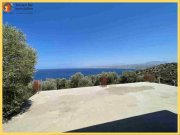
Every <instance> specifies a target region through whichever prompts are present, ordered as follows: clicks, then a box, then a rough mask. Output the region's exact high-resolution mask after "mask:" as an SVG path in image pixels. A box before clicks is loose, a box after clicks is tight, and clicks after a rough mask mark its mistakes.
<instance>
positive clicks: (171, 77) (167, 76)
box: [136, 63, 177, 86]
mask: <svg viewBox="0 0 180 135" xmlns="http://www.w3.org/2000/svg"><path fill="white" fill-rule="evenodd" d="M136 74H137V75H145V74H151V75H153V76H154V77H155V78H156V79H157V81H160V82H161V83H165V84H169V85H176V86H177V63H166V64H160V65H157V66H154V67H151V68H146V69H143V70H138V71H136Z"/></svg>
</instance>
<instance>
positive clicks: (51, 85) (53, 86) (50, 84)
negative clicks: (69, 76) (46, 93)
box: [42, 79, 57, 90]
mask: <svg viewBox="0 0 180 135" xmlns="http://www.w3.org/2000/svg"><path fill="white" fill-rule="evenodd" d="M42 90H57V83H56V80H55V79H47V80H46V81H43V82H42Z"/></svg>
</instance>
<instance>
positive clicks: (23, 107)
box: [3, 100, 32, 123]
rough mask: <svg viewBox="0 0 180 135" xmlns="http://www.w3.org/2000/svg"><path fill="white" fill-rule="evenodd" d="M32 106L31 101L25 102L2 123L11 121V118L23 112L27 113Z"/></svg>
mask: <svg viewBox="0 0 180 135" xmlns="http://www.w3.org/2000/svg"><path fill="white" fill-rule="evenodd" d="M31 105H32V101H31V100H26V101H25V102H24V103H23V104H22V105H21V107H20V109H19V110H18V111H16V112H13V113H12V114H10V115H9V116H8V117H6V118H5V119H3V123H5V122H8V121H9V120H11V119H12V117H14V116H16V115H19V114H23V113H25V112H27V111H28V110H29V108H30V107H31Z"/></svg>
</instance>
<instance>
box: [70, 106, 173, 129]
mask: <svg viewBox="0 0 180 135" xmlns="http://www.w3.org/2000/svg"><path fill="white" fill-rule="evenodd" d="M68 132H177V114H175V113H172V112H170V111H166V110H164V111H158V112H154V113H148V114H144V115H140V116H135V117H130V118H126V119H122V120H116V121H112V122H107V123H103V124H99V125H94V126H90V127H85V128H81V129H76V130H72V131H68Z"/></svg>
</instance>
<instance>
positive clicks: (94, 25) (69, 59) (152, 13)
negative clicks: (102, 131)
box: [3, 3, 177, 69]
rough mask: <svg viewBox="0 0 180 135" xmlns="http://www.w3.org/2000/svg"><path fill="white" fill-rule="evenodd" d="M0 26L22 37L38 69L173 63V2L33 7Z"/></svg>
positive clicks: (7, 18) (6, 15) (7, 16)
mask: <svg viewBox="0 0 180 135" xmlns="http://www.w3.org/2000/svg"><path fill="white" fill-rule="evenodd" d="M13 12H14V13H13ZM3 23H8V24H11V25H14V26H16V27H17V28H19V29H21V30H22V31H23V32H24V33H25V34H26V38H27V42H28V44H29V45H30V46H31V47H33V48H35V49H36V51H37V53H38V62H37V65H36V68H40V69H42V68H74V67H93V66H100V65H118V64H136V63H144V62H149V61H167V62H174V61H177V5H176V4H175V3H151V4H150V3H131V4H130V3H129V4H128V3H114V4H113V3H111V4H110V3H91V4H90V3H59V4H58V3H55V4H52V3H51V4H50V3H46V4H40V3H37V4H33V13H32V14H16V13H15V11H12V13H4V14H3Z"/></svg>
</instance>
